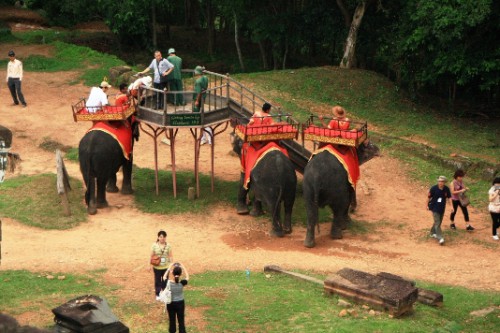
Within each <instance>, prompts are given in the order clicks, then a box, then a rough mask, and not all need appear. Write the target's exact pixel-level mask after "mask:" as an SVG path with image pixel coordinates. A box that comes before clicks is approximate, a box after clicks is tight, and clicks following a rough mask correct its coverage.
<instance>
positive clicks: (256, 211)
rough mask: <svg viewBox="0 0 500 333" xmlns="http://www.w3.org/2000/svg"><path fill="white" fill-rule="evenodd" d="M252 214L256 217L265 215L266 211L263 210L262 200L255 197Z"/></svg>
mask: <svg viewBox="0 0 500 333" xmlns="http://www.w3.org/2000/svg"><path fill="white" fill-rule="evenodd" d="M250 215H252V216H255V217H257V216H262V215H264V211H263V210H262V202H261V201H260V200H257V198H254V200H253V207H252V210H251V211H250Z"/></svg>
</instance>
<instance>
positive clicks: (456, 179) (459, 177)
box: [450, 169, 474, 231]
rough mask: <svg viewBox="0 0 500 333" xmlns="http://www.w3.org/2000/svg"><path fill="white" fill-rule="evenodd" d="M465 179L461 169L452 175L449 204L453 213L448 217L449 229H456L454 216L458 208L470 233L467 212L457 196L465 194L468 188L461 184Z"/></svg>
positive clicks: (470, 227) (470, 228)
mask: <svg viewBox="0 0 500 333" xmlns="http://www.w3.org/2000/svg"><path fill="white" fill-rule="evenodd" d="M464 177H465V172H464V171H463V170H461V169H458V170H457V171H455V174H454V175H453V181H452V182H451V186H450V190H451V203H452V205H453V211H452V212H451V215H450V220H451V224H450V228H452V229H456V228H457V227H456V226H455V215H456V214H457V208H458V207H460V208H461V209H462V213H463V214H464V219H465V224H466V228H465V229H466V230H468V231H472V230H474V228H473V227H472V226H471V225H470V224H469V212H468V211H467V207H465V206H462V204H461V203H460V199H459V197H458V196H459V195H460V194H462V193H465V191H467V190H468V189H469V188H468V187H466V186H465V185H464V183H463V179H464Z"/></svg>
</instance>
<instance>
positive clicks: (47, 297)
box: [0, 270, 500, 333]
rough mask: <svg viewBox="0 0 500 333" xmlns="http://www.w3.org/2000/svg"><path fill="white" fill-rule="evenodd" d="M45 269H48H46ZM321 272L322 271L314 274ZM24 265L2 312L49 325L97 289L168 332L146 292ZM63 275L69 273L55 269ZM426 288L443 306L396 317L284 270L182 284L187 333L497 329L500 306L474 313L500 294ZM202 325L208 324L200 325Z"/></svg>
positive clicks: (8, 276)
mask: <svg viewBox="0 0 500 333" xmlns="http://www.w3.org/2000/svg"><path fill="white" fill-rule="evenodd" d="M47 274H48V273H47ZM307 274H308V275H314V276H316V277H318V278H320V279H324V278H325V276H321V275H317V274H312V273H311V272H307ZM51 275H54V276H55V277H56V278H55V279H54V280H48V279H47V278H46V277H45V276H46V274H39V273H29V272H26V271H2V272H0V282H1V286H2V293H0V304H1V308H2V311H3V312H7V313H9V314H12V315H15V316H19V315H22V314H23V313H26V312H30V311H40V312H41V313H42V314H43V313H46V314H47V315H46V316H41V318H43V319H41V320H43V321H44V324H43V325H44V326H45V327H49V326H51V325H52V316H51V314H50V309H51V308H54V307H57V306H59V305H61V304H63V303H65V302H66V301H68V300H69V299H72V298H74V297H77V296H81V295H84V294H95V295H99V296H101V297H104V298H106V299H107V300H108V302H109V304H110V306H111V309H112V311H113V312H114V313H115V314H116V315H117V316H118V318H119V319H120V320H121V321H122V322H124V323H125V324H126V325H128V327H129V328H130V330H131V331H132V332H148V333H156V332H164V331H165V325H166V322H165V320H162V321H161V322H158V321H156V320H144V316H147V315H148V314H152V313H158V312H159V311H160V307H159V305H158V304H157V303H155V304H152V303H151V301H150V300H149V298H147V299H146V298H142V299H140V300H135V301H133V302H129V301H128V300H126V299H121V298H120V296H121V294H116V293H115V291H116V290H117V287H116V286H112V285H109V284H105V283H103V282H102V279H101V277H100V276H101V273H99V272H90V273H88V274H86V275H75V274H62V273H51ZM59 275H65V277H66V278H65V279H64V280H58V279H57V276H59ZM417 285H418V286H419V287H422V288H427V289H431V290H435V291H437V292H440V293H442V294H443V295H444V306H443V307H441V308H433V307H429V306H426V305H422V304H420V303H415V304H414V311H413V312H412V313H409V314H406V315H404V316H402V317H401V318H398V319H392V318H390V317H389V316H388V314H387V313H386V312H378V313H376V314H375V315H374V316H372V315H370V314H369V313H368V312H369V310H368V309H364V308H363V307H362V306H361V305H359V304H356V303H353V306H352V309H354V310H355V311H356V312H357V316H356V315H348V316H346V317H339V316H338V314H339V312H340V311H341V310H342V309H343V307H340V306H338V305H337V302H338V299H339V298H338V296H326V295H324V293H323V288H322V286H320V285H314V284H311V283H308V282H302V281H298V280H296V279H293V278H291V277H288V276H285V275H280V274H264V273H262V272H258V271H253V272H251V273H250V277H249V278H248V279H247V278H246V276H245V272H244V271H243V270H241V271H230V272H228V271H217V272H206V273H201V274H196V275H193V276H192V277H191V280H190V283H189V285H188V286H187V287H186V289H185V299H186V304H187V309H186V315H187V317H188V318H189V317H190V313H191V311H194V310H195V309H198V310H199V311H201V313H202V317H201V318H199V319H197V321H198V322H197V325H196V326H188V327H187V329H188V331H189V332H194V333H197V332H199V333H202V332H227V333H232V332H234V333H236V332H238V333H242V332H267V333H274V332H276V333H278V332H314V333H315V332H318V333H323V332H325V333H328V332H402V333H404V332H411V333H418V332H422V333H424V332H425V333H427V332H436V333H437V332H448V333H450V332H453V333H454V332H462V333H468V332H471V333H473V332H474V333H475V332H495V331H496V329H497V328H498V327H500V316H499V310H496V311H494V312H493V313H490V314H489V315H487V316H485V317H474V316H471V315H470V312H472V311H475V310H480V309H485V308H488V307H491V306H498V305H499V304H500V294H499V293H495V292H479V291H472V290H468V289H465V288H460V287H451V286H446V285H435V284H429V283H425V282H418V283H417ZM27 286H29V288H27ZM199 327H203V329H199Z"/></svg>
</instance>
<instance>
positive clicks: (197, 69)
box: [194, 66, 205, 74]
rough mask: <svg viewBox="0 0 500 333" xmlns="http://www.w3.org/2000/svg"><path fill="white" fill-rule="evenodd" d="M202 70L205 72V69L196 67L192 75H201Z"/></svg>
mask: <svg viewBox="0 0 500 333" xmlns="http://www.w3.org/2000/svg"><path fill="white" fill-rule="evenodd" d="M203 70H205V68H203V67H201V66H196V67H195V69H194V73H195V74H202V73H203Z"/></svg>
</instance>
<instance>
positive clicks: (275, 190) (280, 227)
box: [231, 133, 297, 237]
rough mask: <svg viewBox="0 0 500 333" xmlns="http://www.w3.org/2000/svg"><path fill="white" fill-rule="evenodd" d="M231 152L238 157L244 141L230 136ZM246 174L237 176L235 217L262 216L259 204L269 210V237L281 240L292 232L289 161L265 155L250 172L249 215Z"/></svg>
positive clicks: (292, 190) (292, 187)
mask: <svg viewBox="0 0 500 333" xmlns="http://www.w3.org/2000/svg"><path fill="white" fill-rule="evenodd" d="M231 143H232V145H233V150H234V152H235V153H237V154H238V156H241V149H242V146H243V141H242V140H241V139H240V138H239V137H237V136H236V135H235V134H234V133H232V134H231ZM244 177H245V174H244V173H242V174H241V176H240V184H239V191H238V204H237V213H238V214H248V213H250V215H252V216H259V215H262V214H263V211H262V203H264V204H265V205H266V206H267V208H268V209H269V210H270V211H271V216H272V220H273V227H272V230H271V234H272V235H274V236H277V237H283V236H284V234H290V233H291V232H292V209H293V204H294V202H295V191H296V187H297V175H296V174H295V169H294V167H293V164H292V162H291V161H290V160H289V159H288V157H287V156H286V155H285V154H283V153H282V152H281V151H279V150H273V151H270V152H269V153H267V154H266V155H265V156H264V157H263V158H262V159H261V160H260V161H259V162H258V163H257V164H256V165H255V167H254V168H253V169H252V171H251V173H250V183H249V189H251V190H252V191H253V193H254V196H255V198H254V200H253V208H252V210H251V211H250V212H249V211H248V206H247V203H246V198H247V194H248V190H246V189H245V188H244V187H243V182H244ZM282 202H283V206H284V211H285V219H284V223H283V224H282V223H281V203H282Z"/></svg>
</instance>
